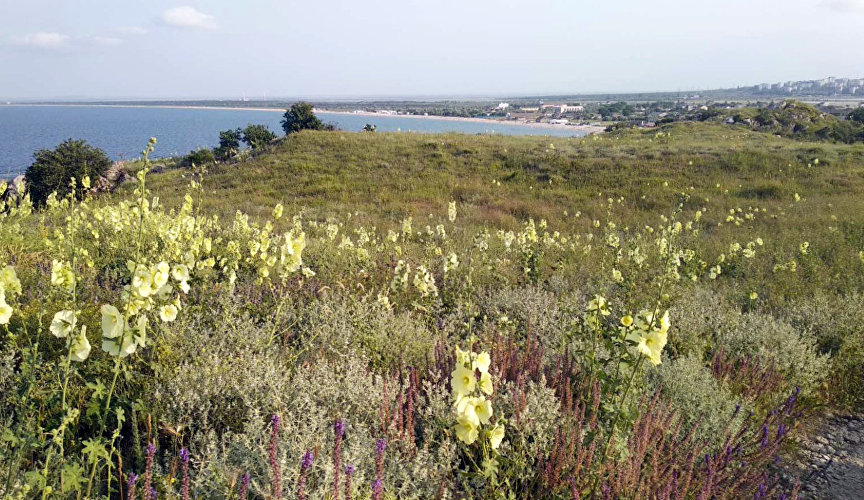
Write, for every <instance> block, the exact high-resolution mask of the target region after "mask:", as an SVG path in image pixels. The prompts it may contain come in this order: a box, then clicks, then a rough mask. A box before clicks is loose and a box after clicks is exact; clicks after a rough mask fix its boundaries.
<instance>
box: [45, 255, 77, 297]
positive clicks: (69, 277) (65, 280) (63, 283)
mask: <svg viewBox="0 0 864 500" xmlns="http://www.w3.org/2000/svg"><path fill="white" fill-rule="evenodd" d="M51 284H52V285H55V286H59V287H60V288H65V289H67V290H72V288H74V287H75V273H74V272H73V271H72V267H71V266H69V265H68V264H66V263H64V262H62V261H59V260H54V261H52V262H51Z"/></svg>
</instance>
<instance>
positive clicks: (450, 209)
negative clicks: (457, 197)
mask: <svg viewBox="0 0 864 500" xmlns="http://www.w3.org/2000/svg"><path fill="white" fill-rule="evenodd" d="M447 219H449V220H450V222H455V221H456V202H455V201H451V202H450V203H449V204H448V205H447Z"/></svg>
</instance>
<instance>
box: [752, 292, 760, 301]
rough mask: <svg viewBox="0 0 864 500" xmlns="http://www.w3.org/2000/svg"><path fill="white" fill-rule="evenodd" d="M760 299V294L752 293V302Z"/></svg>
mask: <svg viewBox="0 0 864 500" xmlns="http://www.w3.org/2000/svg"><path fill="white" fill-rule="evenodd" d="M758 298H759V294H758V293H756V292H750V300H756V299H758Z"/></svg>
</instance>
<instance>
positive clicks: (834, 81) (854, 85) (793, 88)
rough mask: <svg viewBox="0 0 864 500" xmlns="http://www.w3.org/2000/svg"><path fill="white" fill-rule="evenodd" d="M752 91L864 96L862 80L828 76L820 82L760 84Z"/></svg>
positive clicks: (758, 92)
mask: <svg viewBox="0 0 864 500" xmlns="http://www.w3.org/2000/svg"><path fill="white" fill-rule="evenodd" d="M753 91H754V92H755V93H757V94H777V93H782V94H788V95H820V96H862V95H864V78H835V77H833V76H829V77H828V78H822V79H820V80H802V81H797V82H796V81H788V82H777V83H760V84H759V85H756V86H754V87H753Z"/></svg>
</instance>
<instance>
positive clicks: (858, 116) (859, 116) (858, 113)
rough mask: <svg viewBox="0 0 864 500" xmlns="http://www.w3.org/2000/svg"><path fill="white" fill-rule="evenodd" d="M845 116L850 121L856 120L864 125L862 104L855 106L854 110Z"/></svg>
mask: <svg viewBox="0 0 864 500" xmlns="http://www.w3.org/2000/svg"><path fill="white" fill-rule="evenodd" d="M846 118H848V119H849V120H850V121H853V122H858V123H859V124H861V125H864V106H861V107H859V108H856V109H855V111H852V112H851V113H849V116H847V117H846Z"/></svg>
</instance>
